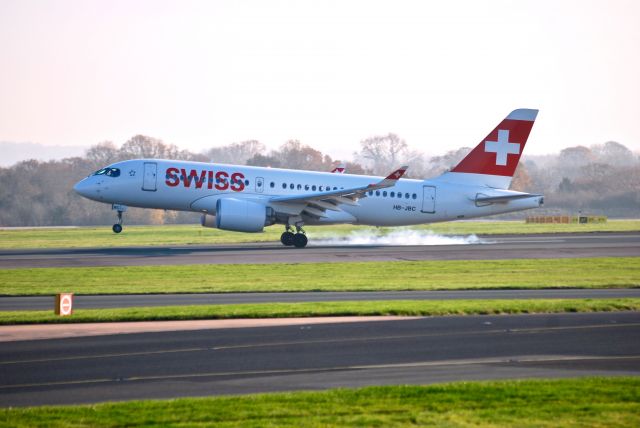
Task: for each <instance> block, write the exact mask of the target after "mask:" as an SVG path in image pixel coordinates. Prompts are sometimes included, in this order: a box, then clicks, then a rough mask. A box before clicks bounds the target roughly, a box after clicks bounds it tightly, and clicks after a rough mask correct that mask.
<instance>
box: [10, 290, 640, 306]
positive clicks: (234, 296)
mask: <svg viewBox="0 0 640 428" xmlns="http://www.w3.org/2000/svg"><path fill="white" fill-rule="evenodd" d="M624 298H640V288H630V289H629V288H624V289H613V288H611V289H544V290H456V291H373V292H368V291H365V292H362V291H361V292H347V291H345V292H300V293H202V294H121V295H118V294H114V295H98V296H75V297H74V308H75V309H76V310H77V309H112V308H129V307H140V306H147V307H148V306H189V305H229V304H242V303H297V302H339V301H372V300H373V301H375V300H462V299H464V300H467V299H468V300H478V299H624ZM53 305H54V297H53V296H24V297H22V296H21V297H8V296H3V297H0V311H28V310H52V308H53Z"/></svg>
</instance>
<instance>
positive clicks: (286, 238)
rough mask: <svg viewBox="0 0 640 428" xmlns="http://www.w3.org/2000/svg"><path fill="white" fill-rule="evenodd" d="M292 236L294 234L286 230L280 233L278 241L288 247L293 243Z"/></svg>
mask: <svg viewBox="0 0 640 428" xmlns="http://www.w3.org/2000/svg"><path fill="white" fill-rule="evenodd" d="M294 237H295V235H294V234H293V233H292V232H289V231H286V232H284V233H283V234H282V235H280V242H282V245H286V246H287V247H290V246H292V245H294V239H295V238H294Z"/></svg>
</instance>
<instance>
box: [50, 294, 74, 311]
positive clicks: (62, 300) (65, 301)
mask: <svg viewBox="0 0 640 428" xmlns="http://www.w3.org/2000/svg"><path fill="white" fill-rule="evenodd" d="M54 312H55V314H56V315H59V316H61V317H67V316H70V315H72V314H73V293H58V294H56V306H55V308H54Z"/></svg>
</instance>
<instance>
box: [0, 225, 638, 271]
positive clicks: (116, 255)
mask: <svg viewBox="0 0 640 428" xmlns="http://www.w3.org/2000/svg"><path fill="white" fill-rule="evenodd" d="M636 256H640V233H638V232H629V233H584V234H579V233H574V234H548V235H540V234H537V235H510V236H484V237H480V241H479V243H473V244H459V245H349V244H347V243H345V244H341V245H317V246H315V245H311V246H309V247H307V248H304V249H298V248H293V247H283V246H282V245H281V244H279V243H277V244H276V243H258V244H256V243H249V244H233V245H207V246H161V247H122V248H71V249H32V250H0V269H12V268H28V267H82V266H152V265H188V264H247V263H262V264H264V263H303V262H360V261H391V260H495V259H525V258H566V257H636Z"/></svg>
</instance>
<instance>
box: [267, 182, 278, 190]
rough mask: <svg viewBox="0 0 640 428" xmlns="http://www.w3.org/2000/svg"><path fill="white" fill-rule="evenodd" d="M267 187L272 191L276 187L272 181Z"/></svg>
mask: <svg viewBox="0 0 640 428" xmlns="http://www.w3.org/2000/svg"><path fill="white" fill-rule="evenodd" d="M269 186H271V188H272V189H273V188H274V187H275V186H276V183H274V182H273V181H272V182H271V183H270V184H269Z"/></svg>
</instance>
